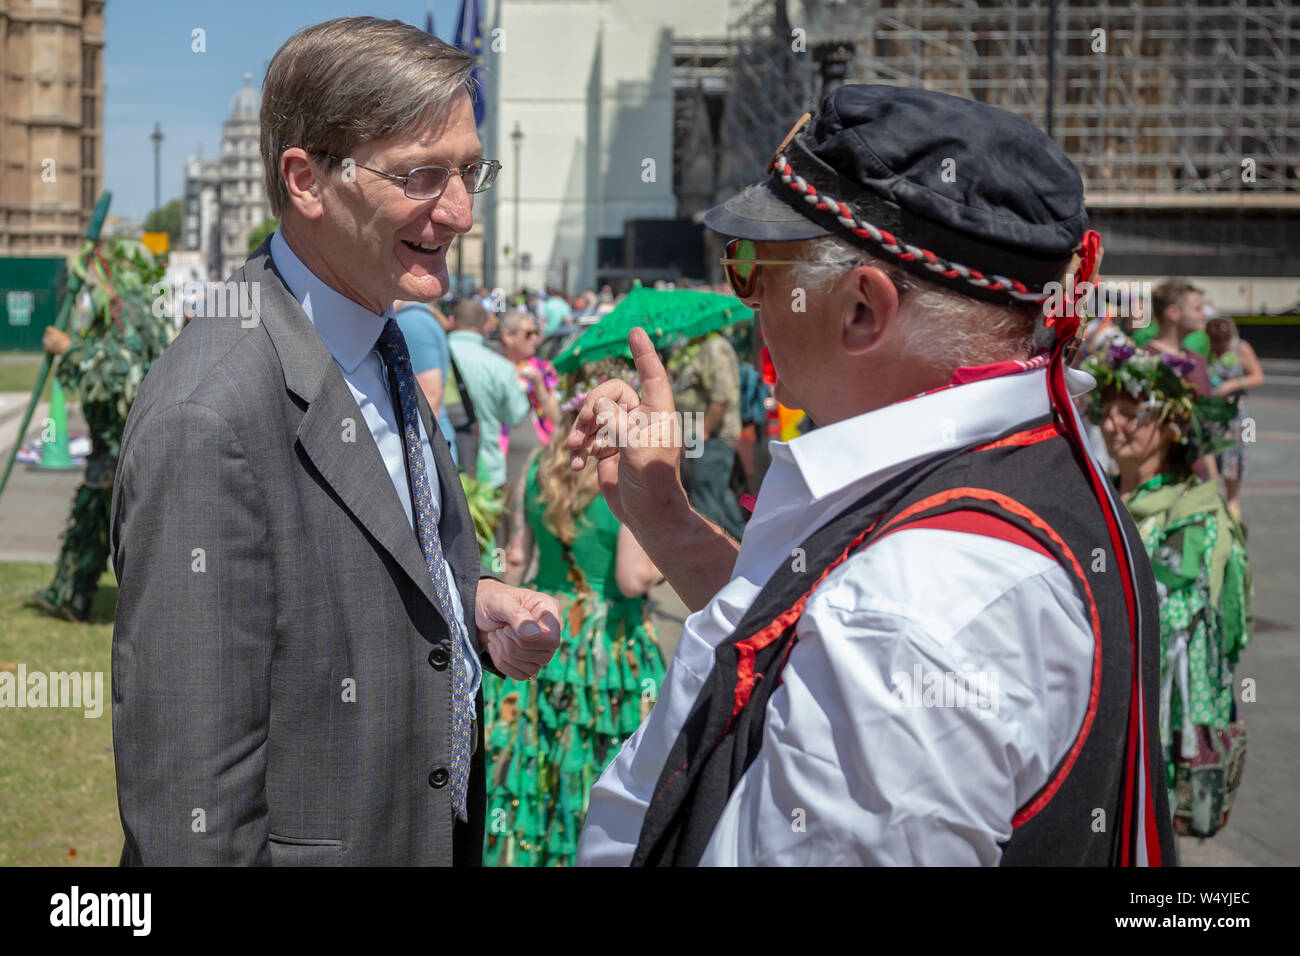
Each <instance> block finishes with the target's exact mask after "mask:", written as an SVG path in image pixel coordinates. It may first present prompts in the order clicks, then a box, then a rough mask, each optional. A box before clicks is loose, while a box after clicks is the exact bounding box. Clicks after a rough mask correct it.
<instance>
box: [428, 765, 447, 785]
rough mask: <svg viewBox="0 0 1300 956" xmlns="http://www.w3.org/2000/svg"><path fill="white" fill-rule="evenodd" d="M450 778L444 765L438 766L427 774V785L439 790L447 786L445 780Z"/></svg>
mask: <svg viewBox="0 0 1300 956" xmlns="http://www.w3.org/2000/svg"><path fill="white" fill-rule="evenodd" d="M450 779H451V774H449V773H447V768H446V767H438V768H437V769H435V770H433V771H431V772H430V774H429V786H431V787H433V789H435V790H441V789H442V788H443V787H445V786H447V781H448V780H450Z"/></svg>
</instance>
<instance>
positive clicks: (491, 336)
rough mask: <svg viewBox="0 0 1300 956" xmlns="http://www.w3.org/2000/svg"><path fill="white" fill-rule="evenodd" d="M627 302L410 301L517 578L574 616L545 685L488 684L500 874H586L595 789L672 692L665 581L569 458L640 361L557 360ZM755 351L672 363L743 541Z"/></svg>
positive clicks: (715, 513)
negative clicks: (653, 613)
mask: <svg viewBox="0 0 1300 956" xmlns="http://www.w3.org/2000/svg"><path fill="white" fill-rule="evenodd" d="M619 301H621V299H620V298H618V297H615V295H614V294H613V292H612V290H611V289H610V288H609V287H605V288H604V289H602V290H601V292H599V293H596V292H594V291H588V292H586V293H583V294H580V295H578V296H576V297H574V298H573V300H569V299H567V298H566V297H565V296H564V295H562V294H561V293H560V291H559V290H556V289H548V290H546V292H545V293H544V294H543V293H530V292H527V291H524V292H521V293H520V294H519V295H517V296H516V297H515V298H514V301H513V302H512V303H511V304H509V306H508V307H506V308H503V309H502V308H500V307H501V306H502V305H503V304H504V303H503V301H502V299H501V297H500V296H499V295H497V296H493V295H492V294H491V293H490V292H489V290H487V289H481V290H480V291H479V294H478V295H476V296H471V297H467V298H464V299H460V300H445V301H443V302H441V303H437V304H424V303H419V302H404V301H398V302H395V303H394V311H395V317H396V320H397V323H398V325H399V326H400V327H401V329H402V334H403V336H404V337H405V339H406V342H407V346H408V349H409V352H410V356H411V364H412V368H413V371H414V373H415V378H416V381H417V382H418V384H419V386H420V388H421V389H422V391H423V392H424V395H425V397H426V399H427V400H428V402H429V407H430V409H431V410H432V411H433V413H434V415H435V416H436V418H437V420H438V423H439V427H440V429H441V430H442V433H443V437H444V438H446V439H447V442H448V444H449V446H450V447H451V449H452V453H453V457H454V459H455V461H456V464H457V467H458V468H459V469H460V470H461V471H462V472H464V473H466V474H467V475H469V476H470V477H472V478H473V479H474V480H475V481H476V482H477V483H479V484H480V485H485V486H487V487H488V488H490V489H492V490H493V491H494V492H495V493H496V494H497V495H498V496H499V497H500V498H501V500H502V503H503V508H502V511H503V512H504V513H505V515H506V518H505V519H504V520H502V521H501V522H500V523H499V525H498V528H497V537H496V543H497V544H498V545H499V551H500V552H502V553H504V556H505V564H504V573H503V577H504V579H505V580H506V581H507V582H508V583H511V584H522V583H524V582H525V581H527V582H529V583H530V586H531V587H533V588H534V589H537V590H540V591H542V592H544V593H546V594H549V595H552V596H554V597H555V598H556V599H557V601H558V602H559V605H560V609H561V611H562V623H563V635H562V643H561V647H560V650H559V652H558V653H557V654H556V656H555V658H554V659H553V660H552V661H551V662H550V663H549V664H548V665H547V666H546V667H545V668H543V670H542V671H541V672H540V673H539V674H538V675H537V678H536V679H535V680H534V681H518V680H513V679H510V678H501V677H496V676H495V675H491V674H488V675H486V676H485V680H484V685H483V687H484V706H485V710H484V728H485V733H486V744H487V747H488V762H489V763H488V768H489V775H490V780H489V785H488V801H489V826H488V835H487V849H486V857H485V859H486V860H487V861H488V862H490V863H493V864H514V865H549V864H572V863H573V862H574V858H575V856H576V853H577V839H578V834H579V832H580V830H581V825H582V820H583V817H584V815H585V812H586V800H587V794H588V792H589V791H590V788H591V785H592V784H593V783H594V782H595V780H596V778H597V777H599V775H600V773H601V771H602V770H603V769H604V768H605V766H606V765H607V763H608V762H609V760H610V759H611V758H612V757H613V755H614V754H615V753H617V751H618V748H619V746H620V745H621V743H622V741H623V740H624V739H625V738H626V737H627V736H628V735H630V734H631V733H632V732H633V731H634V730H635V729H636V727H637V726H638V725H639V724H640V722H641V720H642V718H643V717H644V716H645V714H646V713H647V712H648V710H649V708H650V706H651V704H652V703H653V701H654V699H655V695H656V693H657V688H658V686H659V683H660V681H661V679H662V677H663V672H664V667H665V661H664V660H663V658H662V656H661V654H660V651H659V645H658V642H657V639H656V637H655V631H654V626H653V624H652V623H651V621H650V619H649V616H648V613H647V610H646V607H645V603H644V602H645V595H646V592H647V591H648V590H649V589H650V587H651V586H653V585H654V584H655V583H656V582H657V581H660V580H662V575H660V574H659V572H658V571H657V570H656V569H655V567H654V565H653V563H652V562H651V561H650V560H649V558H647V557H646V555H645V552H644V551H643V550H642V549H641V548H640V546H639V545H638V544H637V542H636V538H635V537H633V535H632V534H631V533H630V531H629V530H628V529H627V528H626V527H623V526H621V525H620V523H619V522H618V521H617V520H616V519H615V518H614V516H613V514H612V513H611V512H610V510H609V506H608V504H607V503H606V502H605V499H604V498H603V497H602V496H601V495H600V494H599V493H598V487H597V483H596V476H595V471H594V469H589V470H587V471H585V472H578V473H574V472H572V471H571V470H570V469H569V467H568V460H569V452H568V450H567V449H566V448H565V447H564V443H563V438H564V437H566V436H567V435H568V434H569V431H570V428H571V427H572V424H573V419H574V417H575V415H576V413H577V409H578V407H579V406H580V404H581V400H582V398H583V397H584V396H585V395H586V393H587V392H588V391H589V390H590V389H591V388H593V387H594V386H595V385H596V384H599V383H600V382H603V381H608V380H610V379H612V378H622V379H624V380H627V381H629V382H635V372H634V371H633V369H632V365H631V362H630V361H628V360H623V359H618V358H608V359H602V360H600V361H597V362H593V363H588V364H587V365H584V366H583V367H582V368H580V369H579V370H578V371H576V372H574V373H570V374H568V375H566V376H561V375H559V374H558V373H557V372H556V370H555V367H554V365H552V363H551V362H550V361H548V360H547V359H545V358H543V357H542V355H541V354H539V353H540V352H541V351H542V350H543V343H544V342H548V341H549V343H550V345H549V348H548V349H547V351H549V352H550V353H551V354H552V355H554V353H555V352H556V351H557V350H558V348H559V347H561V346H562V345H563V344H565V343H567V342H568V341H570V340H571V338H572V337H573V336H574V335H576V334H578V333H580V331H581V330H582V328H584V327H586V326H589V325H592V324H595V323H597V322H599V321H600V320H601V319H602V318H603V317H604V316H605V315H606V314H608V313H609V312H611V311H612V310H613V309H614V307H615V306H616V305H617V304H618V302H619ZM728 333H729V334H728ZM749 338H750V335H749V328H748V326H747V325H746V326H737V327H735V328H732V329H728V330H724V331H718V332H711V333H709V334H706V335H701V336H696V337H694V338H691V339H685V340H682V341H680V342H679V343H677V346H676V347H674V348H673V349H671V350H666V355H665V358H666V360H667V367H668V369H669V372H670V373H671V375H672V378H673V382H674V391H675V396H676V401H677V408H678V410H679V411H681V412H683V413H687V414H694V415H697V416H698V420H699V421H701V422H702V430H703V434H700V435H698V436H697V439H698V447H699V449H700V451H699V454H698V455H697V456H694V457H692V458H683V460H682V464H683V469H682V471H683V474H682V481H683V484H684V486H685V487H686V489H687V491H688V494H689V495H690V498H691V502H692V504H693V506H694V507H695V508H696V509H697V510H698V511H699V512H700V513H701V514H704V515H706V516H707V517H708V518H709V519H710V520H713V521H715V522H717V523H718V524H719V525H720V526H721V527H723V528H724V529H725V530H726V531H727V532H728V533H729V534H730V535H732V536H733V537H735V538H737V539H739V538H740V537H741V536H742V534H743V533H744V526H745V520H746V512H745V511H744V509H743V508H742V505H741V501H742V498H743V496H744V494H745V492H746V489H747V488H748V487H750V486H751V482H752V480H753V479H754V478H756V477H758V476H753V475H751V474H750V473H749V472H751V471H752V470H753V460H754V459H753V455H752V454H750V455H748V456H746V459H745V461H747V462H748V469H747V467H746V465H745V464H744V463H742V459H741V458H739V457H738V455H737V447H738V445H739V444H740V443H741V439H742V428H744V429H746V430H747V434H746V438H747V439H748V441H749V443H750V445H751V447H752V445H753V442H754V440H755V438H756V437H757V436H758V434H759V432H760V431H761V429H760V428H759V427H758V426H759V425H760V424H761V423H760V422H759V421H758V420H757V417H758V416H761V415H762V414H764V410H763V403H762V401H761V400H760V401H759V402H758V406H757V410H755V408H754V403H753V401H752V400H751V402H750V403H749V405H748V406H746V405H745V403H744V402H743V401H742V388H741V382H742V377H743V378H745V379H747V380H748V381H750V382H753V381H755V380H756V379H757V378H758V372H757V370H756V369H755V368H754V364H753V363H752V362H750V361H748V360H742V359H741V357H740V356H741V353H742V352H745V351H746V349H747V346H748V342H749ZM733 340H734V344H733ZM737 344H738V345H739V346H740V350H739V351H738V349H737V347H736V346H737ZM763 391H764V393H766V389H765V388H764V389H763ZM742 412H744V413H745V414H744V416H743V418H744V421H743V422H742ZM691 420H696V419H691ZM556 435H559V436H560V439H561V440H560V441H555V440H554V439H555V436H556ZM485 557H486V556H485ZM494 810H499V811H501V814H500V815H499V816H498V817H495V818H494V817H493V816H492V812H493V811H494ZM494 821H495V825H494Z"/></svg>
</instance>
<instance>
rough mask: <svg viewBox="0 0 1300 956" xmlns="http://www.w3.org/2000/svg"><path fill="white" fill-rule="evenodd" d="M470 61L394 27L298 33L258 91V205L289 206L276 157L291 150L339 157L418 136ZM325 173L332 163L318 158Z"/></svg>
mask: <svg viewBox="0 0 1300 956" xmlns="http://www.w3.org/2000/svg"><path fill="white" fill-rule="evenodd" d="M474 63H475V61H474V57H472V56H471V55H470V54H468V53H465V52H464V51H462V50H458V49H456V48H455V47H453V46H450V45H448V44H446V43H443V42H442V41H441V40H439V39H437V38H436V37H433V36H430V35H429V34H427V33H425V32H424V31H423V30H421V29H419V28H418V27H413V26H411V25H410V24H406V23H402V22H401V21H400V20H379V19H377V18H375V17H341V18H339V19H337V20H327V21H325V22H324V23H317V24H315V25H314V26H310V27H306V28H305V29H302V30H299V31H298V32H297V33H295V34H294V35H293V36H291V37H290V38H289V39H288V40H286V41H285V43H284V45H283V46H282V47H280V49H279V50H277V51H276V53H275V56H274V57H273V58H272V60H271V64H270V66H269V67H268V68H267V71H266V79H265V81H264V82H263V84H262V112H261V127H262V128H261V133H262V142H261V153H262V164H263V166H264V167H265V173H266V197H267V200H268V201H269V202H270V205H271V214H272V215H273V216H275V217H277V218H279V217H280V216H281V215H282V214H283V210H284V207H285V206H287V205H288V203H289V190H288V188H287V187H286V186H285V184H284V180H283V178H282V177H281V175H280V157H281V156H283V155H284V151H285V150H286V149H289V148H291V147H294V146H297V147H301V148H302V149H305V150H307V151H308V152H310V153H313V154H317V155H319V154H323V153H332V154H334V155H335V156H338V157H346V156H347V155H348V154H349V153H351V151H352V150H353V149H355V148H356V147H357V146H360V145H362V144H363V143H369V142H373V141H375V140H379V139H384V138H386V137H388V136H392V135H394V134H399V133H407V132H411V131H412V130H415V129H417V128H418V127H419V126H420V125H421V124H422V123H424V122H427V120H428V118H429V117H433V116H437V115H438V114H439V113H441V112H442V111H443V110H444V109H446V108H447V106H448V104H450V103H451V101H452V99H453V98H454V97H455V96H456V94H457V93H459V92H460V91H461V90H466V91H468V92H469V94H470V95H471V96H473V95H474V94H475V90H474V89H473V80H472V71H473V69H474ZM321 161H322V162H324V163H326V168H327V169H333V168H334V164H335V162H336V161H335V160H332V159H328V158H325V157H322V159H321Z"/></svg>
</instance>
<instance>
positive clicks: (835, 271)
mask: <svg viewBox="0 0 1300 956" xmlns="http://www.w3.org/2000/svg"><path fill="white" fill-rule="evenodd" d="M861 266H872V267H874V268H877V269H880V270H881V271H882V272H884V273H885V274H886V275H887V276H889V278H890V279H892V280H893V281H894V283H895V284H896V285H898V286H900V287H901V291H900V297H899V315H900V316H901V318H902V322H903V324H902V329H903V335H904V342H905V347H906V348H907V349H908V350H909V351H913V350H914V351H916V352H919V353H921V354H924V355H927V356H929V358H930V359H931V364H933V365H934V367H936V368H940V369H943V370H944V371H946V372H951V371H952V370H955V369H957V368H959V367H961V366H964V365H985V364H988V363H991V362H998V361H1002V360H1004V359H1008V358H1011V357H1014V356H1020V355H1032V354H1033V353H1034V352H1035V351H1037V350H1038V349H1039V348H1041V347H1044V346H1046V345H1050V344H1051V341H1052V339H1053V338H1054V335H1053V333H1052V331H1051V330H1050V329H1048V328H1046V327H1045V326H1044V324H1043V313H1042V307H1041V306H1038V305H1024V306H1012V305H998V304H997V303H993V302H985V301H983V300H982V299H976V298H972V297H971V296H967V295H962V294H961V293H960V292H956V291H954V290H952V289H948V288H945V287H943V286H940V285H936V284H935V283H933V282H929V281H927V280H925V279H922V278H920V277H918V276H915V275H913V274H912V273H910V272H907V271H905V270H904V269H903V268H902V267H901V266H899V265H897V264H895V263H893V262H889V261H886V260H884V259H880V258H878V257H876V256H873V255H871V254H870V253H869V252H867V251H866V250H865V249H859V248H858V247H856V246H853V245H850V244H849V243H848V242H846V241H845V240H843V239H840V238H839V237H837V236H826V237H823V238H821V239H813V240H811V241H810V242H808V243H807V244H806V246H805V252H804V255H803V256H802V257H801V259H800V261H799V263H798V264H797V265H794V266H791V272H792V274H793V278H794V281H795V283H796V285H801V286H804V287H806V288H808V289H810V290H816V291H825V290H826V289H827V288H829V287H830V286H831V285H832V284H833V283H834V282H835V281H836V280H837V279H839V278H840V276H842V275H844V273H846V272H848V271H850V270H851V269H856V268H859V267H861Z"/></svg>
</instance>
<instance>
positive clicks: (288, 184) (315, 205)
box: [280, 146, 325, 219]
mask: <svg viewBox="0 0 1300 956" xmlns="http://www.w3.org/2000/svg"><path fill="white" fill-rule="evenodd" d="M280 176H281V178H282V179H283V180H284V186H285V189H287V190H288V191H289V205H291V206H293V208H294V209H295V210H297V212H298V214H299V215H301V216H302V217H303V218H304V219H319V218H321V217H322V216H323V215H325V209H324V205H323V203H322V201H321V198H320V187H321V182H320V180H319V179H318V178H317V176H316V169H315V167H314V166H312V164H311V159H310V157H309V156H308V155H307V151H306V150H305V149H303V148H301V147H299V146H291V147H290V148H289V149H286V150H285V151H284V152H283V153H282V154H281V155H280Z"/></svg>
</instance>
